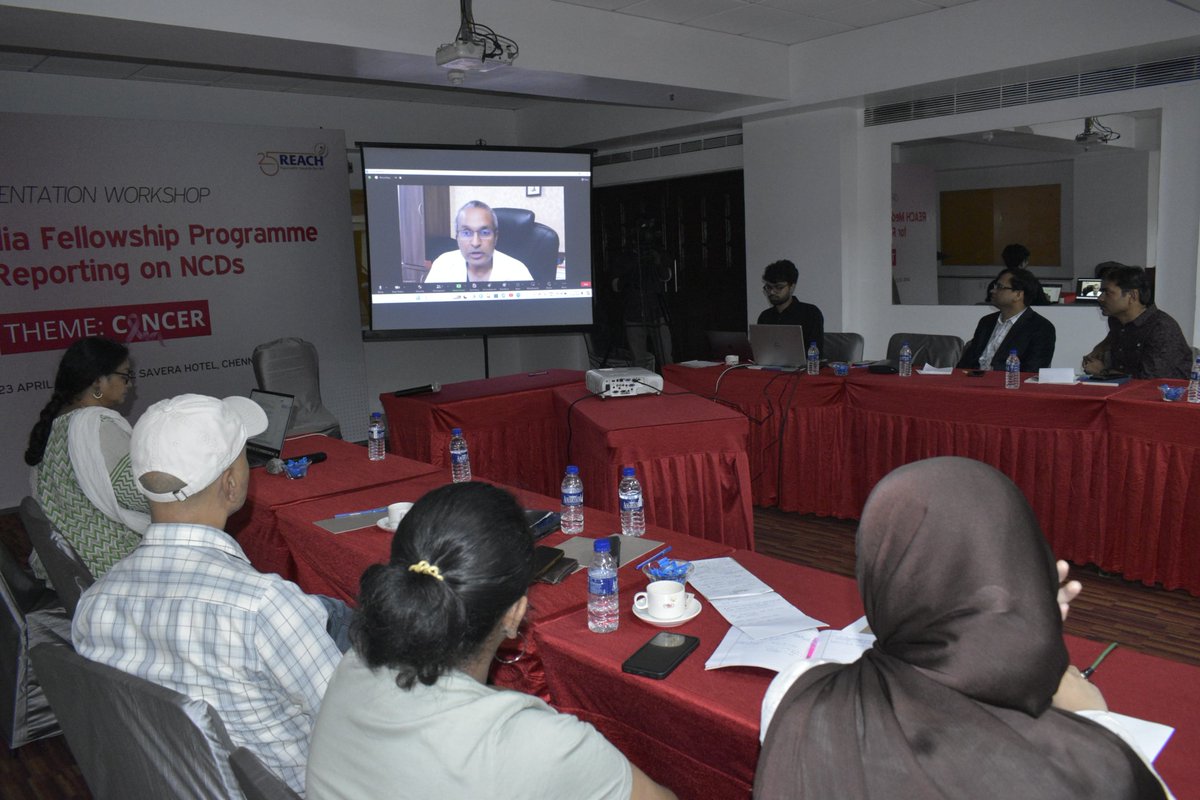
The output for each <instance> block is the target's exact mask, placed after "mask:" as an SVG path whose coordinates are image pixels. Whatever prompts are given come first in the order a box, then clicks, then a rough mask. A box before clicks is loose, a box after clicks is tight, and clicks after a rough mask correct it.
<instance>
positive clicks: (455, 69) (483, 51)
mask: <svg viewBox="0 0 1200 800" xmlns="http://www.w3.org/2000/svg"><path fill="white" fill-rule="evenodd" d="M460 6H461V9H462V17H461V20H460V22H459V25H458V35H457V36H455V37H454V41H453V42H447V43H446V44H444V45H442V46H441V47H439V48H438V49H437V53H436V54H435V56H434V58H435V59H436V60H437V65H438V66H439V67H442V68H444V69H447V70H450V72H449V75H448V77H449V79H450V82H451V83H453V84H455V85H456V86H457V85H459V84H461V83H462V82H463V80H464V79H465V77H466V73H468V72H488V71H489V70H493V69H496V68H497V67H507V66H511V65H512V63H513V61H514V60H515V59H516V57H517V53H518V52H519V50H520V48H518V47H517V43H516V42H514V41H513V40H512V39H509V38H508V37H507V36H501V35H500V34H498V33H496V32H495V31H494V30H492V29H491V28H489V27H488V26H486V25H480V24H479V23H477V22H475V17H474V15H473V14H472V12H471V0H461V3H460Z"/></svg>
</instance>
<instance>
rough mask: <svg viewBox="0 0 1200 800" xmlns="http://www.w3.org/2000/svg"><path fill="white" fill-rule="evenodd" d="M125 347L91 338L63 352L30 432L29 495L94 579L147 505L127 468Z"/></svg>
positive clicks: (145, 517)
mask: <svg viewBox="0 0 1200 800" xmlns="http://www.w3.org/2000/svg"><path fill="white" fill-rule="evenodd" d="M132 385H133V371H132V369H131V367H130V364H129V348H127V347H126V346H125V345H123V344H119V343H118V342H114V341H112V340H111V339H105V338H102V337H99V336H89V337H87V338H85V339H80V340H79V341H77V342H75V343H74V344H72V345H71V346H70V347H68V348H67V349H66V352H64V353H63V357H62V360H61V361H60V362H59V364H58V371H57V372H56V373H55V376H54V394H52V395H51V396H50V401H49V402H48V403H46V405H45V407H44V408H43V409H42V413H41V416H40V417H39V418H38V421H37V423H36V424H35V425H34V426H33V430H31V431H30V432H29V446H28V448H27V449H26V450H25V463H26V464H28V465H29V466H31V467H33V471H32V475H31V484H32V490H33V496H34V497H35V498H36V499H37V501H38V502H39V503H40V504H41V506H42V509H43V510H44V511H45V512H46V516H47V518H49V520H50V522H52V523H53V524H54V527H55V528H57V529H58V530H59V531H60V532H61V533H62V535H63V536H65V537H66V539H67V541H69V542H70V543H71V546H72V547H74V548H75V551H76V552H77V553H79V556H80V558H82V559H83V562H84V563H85V564H86V565H87V567H88V569H90V570H91V571H92V574H93V575H95V576H96V577H97V578H99V577H100V576H101V575H103V574H104V573H105V572H107V571H108V569H109V567H111V566H112V565H113V564H115V563H117V561H119V560H121V559H122V558H124V557H125V556H126V555H127V554H128V553H130V552H131V551H132V550H133V548H135V547H137V544H138V542H139V541H141V538H142V533H143V532H144V531H145V530H146V526H147V525H149V524H150V516H149V511H150V509H149V504H148V503H147V502H146V498H145V497H143V496H142V494H141V492H139V491H138V490H137V486H136V485H135V484H134V481H133V474H132V472H131V471H130V468H129V437H130V434H131V429H130V426H129V422H128V421H127V420H126V419H125V418H124V417H122V416H121V415H120V414H119V413H118V412H117V411H115V410H114V409H115V408H116V407H117V406H119V405H121V404H122V403H124V402H125V396H126V394H127V393H128V391H129V387H130V386H132Z"/></svg>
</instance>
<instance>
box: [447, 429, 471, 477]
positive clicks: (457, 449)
mask: <svg viewBox="0 0 1200 800" xmlns="http://www.w3.org/2000/svg"><path fill="white" fill-rule="evenodd" d="M450 480H452V481H454V482H455V483H466V482H467V481H469V480H471V455H470V453H468V452H467V440H466V439H464V438H463V435H462V428H455V429H453V430H452V431H450Z"/></svg>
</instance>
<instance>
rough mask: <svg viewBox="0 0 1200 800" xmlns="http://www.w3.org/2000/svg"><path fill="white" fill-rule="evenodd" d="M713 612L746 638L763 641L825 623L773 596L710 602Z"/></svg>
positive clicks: (758, 595) (773, 593) (734, 598)
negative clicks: (719, 613)
mask: <svg viewBox="0 0 1200 800" xmlns="http://www.w3.org/2000/svg"><path fill="white" fill-rule="evenodd" d="M709 602H710V603H712V606H713V608H715V609H716V610H717V611H719V612H721V616H723V617H725V619H726V620H728V621H729V624H730V625H732V626H734V627H735V628H740V629H741V630H742V632H743V633H745V634H746V635H747V636H752V637H753V638H755V639H765V638H769V637H771V636H780V635H782V634H785V633H794V632H796V631H803V630H810V629H812V628H820V627H823V626H825V625H827V624H828V623H825V622H822V621H821V620H819V619H814V618H812V617H810V616H808V615H807V614H805V613H804V612H803V611H801V610H800V609H798V608H796V607H795V606H794V605H792V604H791V603H789V602H788V601H787V600H784V599H783V597H781V596H780V595H778V594H776V593H775V592H768V593H767V594H756V595H748V596H745V597H720V598H717V599H716V600H714V599H712V598H709Z"/></svg>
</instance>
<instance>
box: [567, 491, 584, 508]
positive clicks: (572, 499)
mask: <svg viewBox="0 0 1200 800" xmlns="http://www.w3.org/2000/svg"><path fill="white" fill-rule="evenodd" d="M562 504H563V505H564V506H581V505H583V492H563V493H562Z"/></svg>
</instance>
